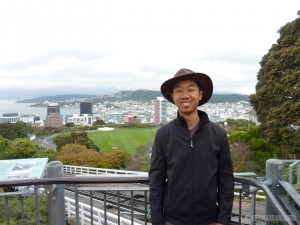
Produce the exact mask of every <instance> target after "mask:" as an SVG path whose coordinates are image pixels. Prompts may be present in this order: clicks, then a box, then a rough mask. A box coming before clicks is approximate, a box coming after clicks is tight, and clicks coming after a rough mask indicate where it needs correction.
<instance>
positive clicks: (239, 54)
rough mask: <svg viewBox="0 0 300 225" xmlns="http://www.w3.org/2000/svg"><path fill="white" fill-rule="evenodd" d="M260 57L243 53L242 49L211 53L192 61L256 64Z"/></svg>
mask: <svg viewBox="0 0 300 225" xmlns="http://www.w3.org/2000/svg"><path fill="white" fill-rule="evenodd" d="M261 58H262V56H261V55H258V54H254V53H250V52H247V51H244V50H242V49H236V50H232V51H220V52H218V51H211V52H208V53H205V54H203V55H201V56H199V57H196V58H194V60H197V61H198V60H201V61H221V62H227V63H230V64H243V65H250V64H258V63H259V61H260V60H261Z"/></svg>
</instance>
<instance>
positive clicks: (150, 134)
mask: <svg viewBox="0 0 300 225" xmlns="http://www.w3.org/2000/svg"><path fill="white" fill-rule="evenodd" d="M155 132H156V129H154V128H115V129H114V130H108V131H93V132H88V136H89V138H90V139H91V140H92V141H93V142H94V144H95V145H96V146H97V147H99V148H100V151H102V152H110V151H122V152H128V153H130V154H132V153H134V152H135V150H136V148H137V147H139V146H145V145H146V144H148V143H153V141H154V136H155Z"/></svg>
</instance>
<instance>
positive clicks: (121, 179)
mask: <svg viewBox="0 0 300 225" xmlns="http://www.w3.org/2000/svg"><path fill="white" fill-rule="evenodd" d="M234 182H236V183H241V184H243V185H249V186H252V187H256V188H257V189H260V190H262V191H264V192H265V194H266V196H267V197H268V198H269V199H270V201H271V202H272V205H273V207H274V210H275V212H276V213H277V214H278V215H280V216H282V217H283V218H284V219H285V221H283V222H284V223H285V224H288V225H293V224H294V223H293V222H292V220H291V218H290V217H289V216H288V215H287V213H286V212H285V211H284V209H283V208H282V206H281V205H280V203H279V202H278V200H277V199H276V197H275V196H274V194H273V193H272V192H271V191H270V189H269V187H268V186H267V185H266V184H265V183H262V182H260V181H258V180H254V179H250V178H245V177H239V176H235V178H234ZM100 183H104V184H105V183H146V184H147V183H149V178H148V176H147V175H97V176H95V175H92V176H71V177H58V178H41V179H16V180H0V187H11V186H31V185H35V186H38V185H45V186H47V185H53V184H100Z"/></svg>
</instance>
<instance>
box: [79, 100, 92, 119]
mask: <svg viewBox="0 0 300 225" xmlns="http://www.w3.org/2000/svg"><path fill="white" fill-rule="evenodd" d="M83 114H88V115H93V105H92V103H91V102H81V103H80V115H81V116H82V115H83Z"/></svg>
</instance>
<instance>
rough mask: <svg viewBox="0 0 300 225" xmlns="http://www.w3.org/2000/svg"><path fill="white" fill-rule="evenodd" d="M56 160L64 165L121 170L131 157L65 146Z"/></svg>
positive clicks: (75, 145) (74, 145) (79, 146)
mask: <svg viewBox="0 0 300 225" xmlns="http://www.w3.org/2000/svg"><path fill="white" fill-rule="evenodd" d="M57 160H59V161H61V162H62V163H63V164H65V165H74V166H88V167H98V168H110V169H123V168H124V167H125V164H126V163H127V162H128V161H130V160H131V155H130V154H128V153H125V152H119V151H116V152H104V153H99V152H97V151H95V150H94V149H88V148H87V147H86V146H84V145H79V144H67V145H65V146H63V147H62V149H61V150H60V152H59V153H58V155H57Z"/></svg>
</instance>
